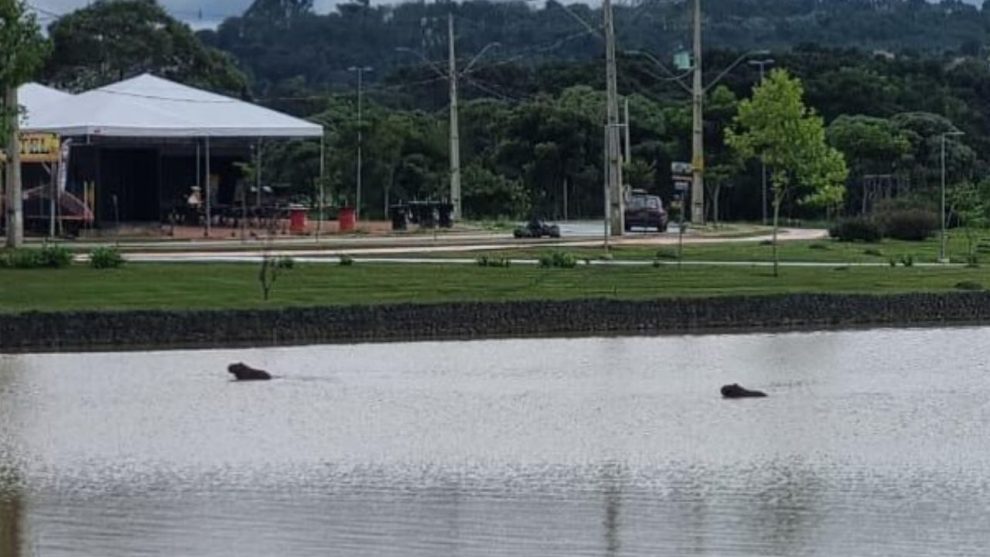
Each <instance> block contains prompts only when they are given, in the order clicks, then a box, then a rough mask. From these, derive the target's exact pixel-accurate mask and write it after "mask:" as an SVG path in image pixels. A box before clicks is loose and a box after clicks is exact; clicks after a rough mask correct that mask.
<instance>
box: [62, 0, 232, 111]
mask: <svg viewBox="0 0 990 557" xmlns="http://www.w3.org/2000/svg"><path fill="white" fill-rule="evenodd" d="M49 34H50V35H51V39H52V43H53V45H54V47H55V52H54V56H53V57H52V59H51V63H50V64H49V65H48V67H47V68H46V70H45V73H46V74H47V77H48V78H49V80H50V81H52V82H54V83H56V84H58V85H60V86H61V87H63V88H65V89H69V90H76V91H78V90H85V89H91V88H94V87H99V86H102V85H106V84H108V83H112V82H114V81H119V80H120V79H123V78H127V77H132V76H134V75H137V74H140V73H144V72H150V73H154V74H157V75H159V76H160V77H164V78H168V79H173V80H176V81H181V82H182V83H185V84H187V85H192V86H196V87H201V88H204V89H210V90H213V91H218V92H221V93H226V94H232V95H246V94H247V78H246V77H245V76H244V74H243V73H242V72H241V71H240V70H238V69H237V67H236V65H235V64H234V62H233V60H232V59H231V58H230V57H229V56H228V55H227V54H225V53H223V52H220V51H219V50H216V49H213V48H209V47H206V46H204V45H203V44H202V43H201V42H200V41H199V39H198V38H196V35H194V34H193V32H192V30H191V29H190V28H189V26H188V25H186V24H184V23H182V22H179V21H177V20H175V19H174V18H172V17H171V16H169V15H168V14H167V13H166V12H165V10H164V9H162V7H161V6H159V5H158V3H157V2H156V1H155V0H113V1H111V0H97V1H96V2H94V3H93V4H92V5H90V6H88V7H86V8H83V9H81V10H78V11H75V12H73V13H71V14H69V15H66V16H65V17H62V18H60V19H58V20H56V21H55V23H53V24H52V25H51V27H50V28H49Z"/></svg>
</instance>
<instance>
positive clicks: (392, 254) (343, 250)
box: [78, 229, 836, 267]
mask: <svg viewBox="0 0 990 557" xmlns="http://www.w3.org/2000/svg"><path fill="white" fill-rule="evenodd" d="M826 235H827V233H826V232H825V231H824V230H811V229H785V230H782V231H781V235H780V239H781V240H782V241H794V240H815V239H821V238H823V237H825V236H826ZM768 239H770V236H769V235H764V236H756V237H753V236H750V237H746V238H705V237H696V236H685V237H684V243H685V244H715V243H735V242H739V243H743V242H748V243H752V242H760V241H764V240H768ZM677 241H678V239H677V235H676V234H670V233H668V234H660V235H658V234H651V235H631V236H624V237H622V238H616V239H613V240H612V245H623V246H662V245H676V244H677ZM601 245H602V241H601V240H600V239H566V238H565V239H561V240H555V241H547V240H544V241H540V242H532V241H519V240H513V239H511V238H488V241H487V242H484V243H474V242H468V243H451V242H438V243H432V242H430V243H428V244H426V245H422V241H421V242H420V244H419V245H407V244H405V243H403V242H400V243H398V244H396V245H388V246H383V245H380V244H377V245H376V244H369V245H364V246H362V245H360V244H354V243H351V244H342V245H337V246H320V247H314V248H313V249H302V248H293V249H285V248H287V247H290V246H287V245H285V244H278V245H277V247H275V248H273V249H271V250H269V251H268V254H269V255H273V256H291V257H292V258H294V259H295V260H297V261H300V262H320V263H336V262H337V261H339V256H343V255H347V256H349V257H354V258H355V259H356V260H358V261H366V262H375V261H382V262H384V261H388V262H394V263H463V262H471V263H473V262H474V258H473V257H470V258H468V257H465V258H449V257H444V258H430V257H428V255H429V254H436V253H464V254H468V253H477V252H485V251H505V250H513V249H525V248H531V247H534V246H538V247H548V248H552V247H556V248H574V247H599V246H601ZM197 247H198V246H197ZM259 247H260V246H259ZM279 248H281V249H279ZM264 255H265V251H264V250H262V249H244V250H240V251H236V252H231V251H226V252H224V251H211V250H210V249H209V248H207V249H202V250H187V251H181V252H172V253H166V252H160V251H153V250H150V251H138V252H132V253H127V254H125V258H126V259H127V260H128V261H134V262H162V263H177V262H195V263H199V262H258V261H261V259H262V257H264ZM385 256H389V257H385ZM403 256H405V257H403ZM78 259H79V260H80V261H85V260H86V259H87V256H85V255H81V256H78ZM527 261H530V262H532V261H534V260H532V259H529V260H526V259H519V260H514V262H516V263H519V264H525V263H526V262H527ZM593 263H594V264H616V265H625V264H652V262H649V261H647V262H628V261H613V262H608V261H596V262H593ZM662 263H663V264H666V262H662ZM685 263H687V262H685ZM691 264H715V262H701V261H696V262H692V263H691ZM730 264H733V265H735V264H737V263H730ZM740 264H743V265H745V264H748V263H746V262H742V263H740ZM752 264H760V262H752ZM824 265H825V266H833V267H834V266H836V264H835V263H828V264H824Z"/></svg>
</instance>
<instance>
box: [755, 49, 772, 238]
mask: <svg viewBox="0 0 990 557" xmlns="http://www.w3.org/2000/svg"><path fill="white" fill-rule="evenodd" d="M773 63H774V60H773V58H767V59H765V60H750V61H749V65H751V66H759V67H760V84H762V83H763V79H764V77H765V76H764V73H763V72H764V69H765V68H766V67H767V66H770V65H773ZM761 164H762V169H763V196H762V199H763V201H762V203H763V204H762V205H761V206H760V207H761V212H762V213H763V225H764V226H766V224H767V163H765V162H761Z"/></svg>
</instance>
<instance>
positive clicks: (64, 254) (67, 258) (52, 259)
mask: <svg viewBox="0 0 990 557" xmlns="http://www.w3.org/2000/svg"><path fill="white" fill-rule="evenodd" d="M38 262H39V263H40V264H41V266H42V267H51V268H53V269H61V268H62V267H68V266H69V265H70V264H72V252H70V251H69V250H68V248H65V247H62V246H60V245H57V244H45V245H44V246H42V247H41V250H40V251H39V252H38Z"/></svg>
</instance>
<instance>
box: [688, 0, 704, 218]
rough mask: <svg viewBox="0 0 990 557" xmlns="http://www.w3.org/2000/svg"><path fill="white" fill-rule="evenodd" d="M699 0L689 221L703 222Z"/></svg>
mask: <svg viewBox="0 0 990 557" xmlns="http://www.w3.org/2000/svg"><path fill="white" fill-rule="evenodd" d="M701 70H702V66H701V0H694V85H693V87H692V88H691V97H692V99H693V103H692V105H693V110H692V116H693V118H692V120H693V124H692V128H693V133H692V143H691V165H692V166H693V169H692V178H693V179H692V180H691V222H692V223H693V224H695V225H701V224H705V177H704V175H705V136H704V133H705V132H704V128H703V124H702V110H703V108H704V106H703V103H704V99H705V88H704V85H703V83H702V80H701V78H702V74H701Z"/></svg>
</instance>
